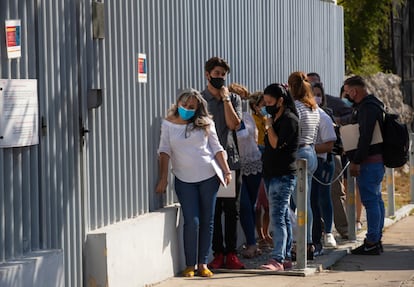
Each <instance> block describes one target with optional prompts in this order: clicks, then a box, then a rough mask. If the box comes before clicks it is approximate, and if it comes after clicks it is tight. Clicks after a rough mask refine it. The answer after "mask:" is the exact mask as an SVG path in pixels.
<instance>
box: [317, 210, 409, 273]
mask: <svg viewBox="0 0 414 287" xmlns="http://www.w3.org/2000/svg"><path fill="white" fill-rule="evenodd" d="M413 211H414V204H407V205H405V206H403V207H401V208H400V209H398V210H397V211H396V212H395V215H394V216H392V217H387V218H385V220H384V228H387V227H389V226H391V225H393V224H394V223H396V222H397V221H399V220H401V219H403V218H404V217H406V216H409V215H410V213H411V212H413ZM364 238H365V230H363V231H361V232H359V233H358V234H357V240H356V241H349V242H347V243H345V244H343V245H341V246H339V247H338V248H337V249H331V250H330V252H329V253H327V254H325V255H327V256H321V257H319V258H317V260H315V261H316V262H318V263H319V264H320V265H321V267H322V269H329V268H330V267H331V266H332V265H334V264H335V263H336V262H338V261H339V260H340V259H341V258H343V257H344V256H346V255H347V254H349V253H350V251H351V250H352V249H354V248H355V247H357V246H359V245H361V244H362V242H363V241H364Z"/></svg>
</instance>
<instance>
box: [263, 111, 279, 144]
mask: <svg viewBox="0 0 414 287" xmlns="http://www.w3.org/2000/svg"><path fill="white" fill-rule="evenodd" d="M265 129H266V134H267V139H268V141H269V144H270V146H271V147H272V148H274V149H275V148H276V147H277V142H278V140H279V137H278V135H277V134H276V132H275V130H274V128H273V118H267V119H266V128H265Z"/></svg>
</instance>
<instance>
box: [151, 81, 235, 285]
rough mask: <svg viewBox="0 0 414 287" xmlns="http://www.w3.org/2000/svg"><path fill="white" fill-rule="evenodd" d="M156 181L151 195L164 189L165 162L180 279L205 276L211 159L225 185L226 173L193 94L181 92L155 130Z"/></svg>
mask: <svg viewBox="0 0 414 287" xmlns="http://www.w3.org/2000/svg"><path fill="white" fill-rule="evenodd" d="M158 154H159V180H158V183H157V186H156V192H157V193H163V192H165V189H166V188H167V185H168V163H169V160H170V159H171V165H172V172H173V174H174V176H175V177H174V188H175V192H176V194H177V197H178V200H179V202H180V204H181V209H182V212H183V217H184V253H185V259H186V265H187V268H186V269H185V270H184V271H183V276H186V277H192V276H194V274H195V265H196V264H197V265H198V268H197V269H198V275H199V276H202V277H211V276H212V275H213V273H212V272H211V271H210V270H209V269H208V268H207V260H208V255H209V252H210V248H211V242H212V236H213V222H214V206H215V202H216V195H217V191H218V189H219V185H220V181H219V179H218V177H217V175H216V172H215V169H214V168H213V165H212V163H211V162H212V160H213V159H215V160H216V161H217V163H218V165H219V166H220V168H221V169H222V171H223V174H224V181H225V182H226V184H228V183H230V180H231V172H230V168H229V166H228V164H227V161H226V159H225V151H224V149H223V147H222V146H221V145H220V142H219V140H218V137H217V133H216V129H215V125H214V122H213V120H212V119H211V116H210V115H209V114H208V111H207V103H206V101H205V100H204V99H203V97H202V96H201V95H200V93H199V92H198V91H197V90H194V89H190V90H186V91H184V92H182V93H181V94H180V95H179V97H178V99H177V103H176V104H175V105H173V106H172V107H171V109H170V110H169V112H168V115H167V117H166V118H165V119H164V120H163V122H162V125H161V138H160V144H159V148H158Z"/></svg>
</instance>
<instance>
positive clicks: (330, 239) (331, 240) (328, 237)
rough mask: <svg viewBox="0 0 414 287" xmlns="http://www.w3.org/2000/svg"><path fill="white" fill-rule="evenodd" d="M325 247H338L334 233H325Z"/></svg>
mask: <svg viewBox="0 0 414 287" xmlns="http://www.w3.org/2000/svg"><path fill="white" fill-rule="evenodd" d="M324 243H325V247H336V240H335V237H334V236H333V234H332V233H326V234H325V240H324Z"/></svg>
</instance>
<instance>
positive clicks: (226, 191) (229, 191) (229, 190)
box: [211, 159, 236, 198]
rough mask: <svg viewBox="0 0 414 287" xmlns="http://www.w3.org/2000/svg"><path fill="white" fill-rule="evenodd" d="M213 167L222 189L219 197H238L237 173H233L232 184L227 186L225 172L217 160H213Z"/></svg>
mask: <svg viewBox="0 0 414 287" xmlns="http://www.w3.org/2000/svg"><path fill="white" fill-rule="evenodd" d="M211 165H212V166H213V168H214V170H215V171H216V174H217V176H218V178H219V179H220V183H221V184H220V188H219V191H218V193H217V197H227V198H231V197H236V171H234V170H232V171H231V178H232V180H231V181H230V184H229V185H227V184H226V181H225V179H224V173H223V170H222V169H221V168H220V166H219V165H218V163H217V162H216V160H215V159H212V160H211Z"/></svg>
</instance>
